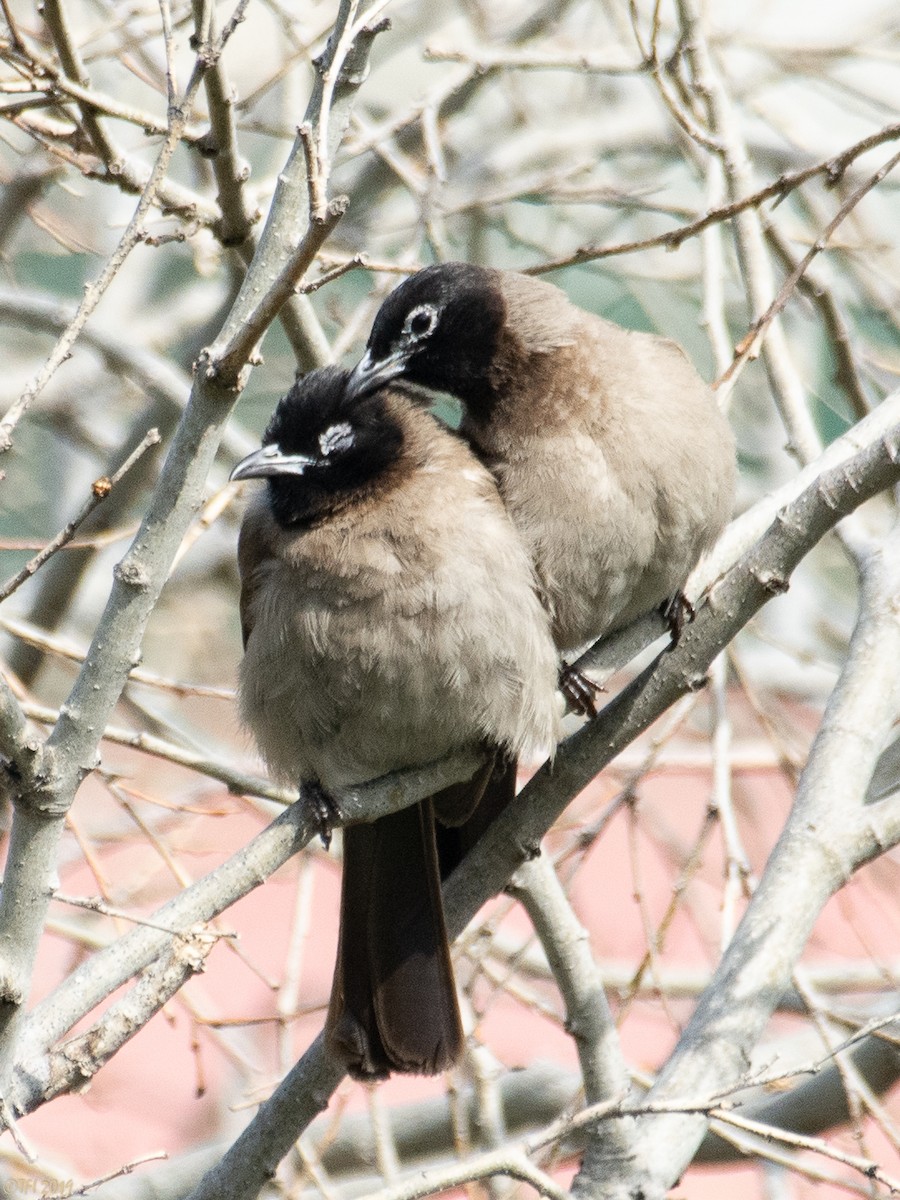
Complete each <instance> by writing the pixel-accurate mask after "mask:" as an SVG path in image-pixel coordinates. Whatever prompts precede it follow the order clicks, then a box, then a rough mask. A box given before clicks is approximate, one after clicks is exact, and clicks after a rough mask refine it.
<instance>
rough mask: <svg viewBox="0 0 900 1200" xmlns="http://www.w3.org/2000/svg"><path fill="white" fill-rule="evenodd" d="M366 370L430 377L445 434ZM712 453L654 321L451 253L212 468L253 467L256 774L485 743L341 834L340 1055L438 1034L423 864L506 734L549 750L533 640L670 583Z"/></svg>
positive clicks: (615, 613) (449, 838)
mask: <svg viewBox="0 0 900 1200" xmlns="http://www.w3.org/2000/svg"><path fill="white" fill-rule="evenodd" d="M392 380H397V381H398V382H399V381H402V380H407V381H410V382H412V383H416V384H420V385H424V386H425V387H429V388H433V389H438V390H440V391H443V392H449V393H451V394H453V395H454V396H456V397H457V398H458V399H459V400H460V401H461V404H462V409H463V420H462V424H461V426H460V431H459V434H456V433H453V432H451V431H449V430H448V429H446V428H444V427H443V426H442V425H441V424H440V423H439V422H438V421H437V420H436V419H435V418H434V417H432V415H431V414H430V413H429V412H428V411H427V410H426V409H425V408H424V407H423V406H422V405H421V404H419V403H417V401H416V399H415V398H413V397H411V396H410V394H409V389H403V388H402V387H399V386H397V385H396V384H395V385H394V387H391V386H390V384H391V381H392ZM734 475H735V462H734V443H733V439H732V436H731V432H730V430H729V428H728V425H727V422H726V421H725V420H724V418H723V417H722V416H721V414H720V413H719V410H718V408H717V407H716V404H715V402H714V400H713V397H712V395H711V393H710V391H709V390H708V388H707V387H706V386H705V385H704V383H703V382H702V381H701V379H700V378H699V376H698V375H697V374H696V372H695V371H694V369H693V367H692V366H691V365H690V363H689V362H688V360H687V358H686V357H685V355H684V354H683V352H682V351H681V349H680V348H679V347H678V346H677V345H675V344H674V343H673V342H670V341H666V340H664V339H662V338H658V337H654V336H652V335H649V334H645V333H634V332H629V331H626V330H624V329H621V328H619V327H618V326H616V325H613V324H611V323H610V322H608V321H604V320H602V319H600V318H599V317H596V316H593V315H591V314H589V313H586V312H583V311H581V310H580V309H578V308H575V307H574V306H573V305H571V304H570V303H569V301H568V300H567V298H566V297H565V295H564V294H563V293H562V292H561V291H560V290H559V289H558V288H555V287H553V286H552V285H550V284H547V283H544V282H541V281H539V280H536V279H532V278H529V277H527V276H524V275H519V274H516V273H514V272H509V271H498V270H489V269H485V268H482V267H478V266H472V265H468V264H463V263H447V264H442V265H438V266H434V267H428V268H426V269H425V270H423V271H419V272H418V273H417V274H415V275H413V276H411V277H410V278H409V279H408V280H406V281H405V282H404V283H403V284H401V285H400V286H399V287H398V288H397V289H396V290H395V291H394V292H393V293H391V295H390V296H388V298H387V299H386V300H385V302H384V304H383V305H382V307H381V309H380V310H379V312H378V315H377V316H376V318H375V322H374V324H373V327H372V331H371V335H370V337H369V341H368V345H367V349H366V353H365V355H364V357H363V359H362V360H361V362H360V363H359V364H358V365H357V367H356V368H355V369H354V370H353V371H351V372H346V371H342V370H339V369H337V368H325V369H323V370H320V371H314V372H311V373H310V374H309V375H307V376H306V377H305V378H303V379H302V380H301V381H300V382H298V383H296V384H295V385H294V386H293V387H292V388H291V390H290V392H289V393H288V394H287V396H285V397H284V399H283V400H281V402H280V403H279V405H278V407H277V408H276V410H275V413H274V415H273V417H272V420H271V422H270V424H269V426H268V429H267V430H266V433H265V435H264V438H263V446H262V448H261V449H260V450H259V451H257V452H255V453H253V454H251V455H249V456H248V457H247V458H245V459H244V460H243V462H241V463H240V464H239V465H238V466H237V467H236V468H235V471H234V472H233V475H232V478H234V479H248V478H262V479H265V481H266V485H267V486H266V487H265V489H263V490H261V491H260V492H259V493H258V494H257V496H256V497H255V499H254V500H253V501H252V503H251V505H250V507H249V509H248V511H247V514H246V516H245V519H244V523H243V526H242V529H241V534H240V542H239V549H238V559H239V568H240V575H241V618H242V624H243V634H244V648H245V655H244V660H243V663H242V666H241V672H240V689H239V693H240V708H241V714H242V718H243V720H244V722H245V723H246V725H247V726H248V727H249V729H250V730H251V731H252V733H253V734H254V736H255V738H256V741H257V742H258V744H259V747H260V750H261V752H262V755H263V757H264V758H265V760H266V762H267V764H268V766H269V768H270V770H271V771H272V772H273V774H274V775H276V776H277V777H278V778H280V779H282V780H284V781H286V782H288V783H290V784H300V785H301V786H302V787H303V788H305V789H306V790H307V791H308V793H309V794H310V795H311V796H318V799H319V801H320V802H321V801H323V800H324V801H325V802H327V797H328V792H329V790H330V789H335V788H340V787H342V786H344V785H350V784H357V783H361V782H364V781H366V780H370V779H374V778H377V777H378V776H381V775H385V774H387V773H388V772H390V771H393V770H397V769H399V768H402V767H410V766H415V765H420V764H423V763H426V762H430V761H433V760H435V759H438V758H440V757H441V756H443V755H445V754H448V753H450V752H452V751H454V750H458V749H461V748H463V747H472V746H476V747H479V748H481V749H482V750H483V752H484V755H485V765H484V766H483V767H482V768H481V769H480V770H479V771H478V773H477V774H476V775H475V777H474V778H473V779H472V780H470V781H468V782H467V783H465V784H460V785H458V786H457V787H451V788H447V789H445V790H444V791H443V792H440V793H439V794H438V795H436V796H434V797H432V798H430V799H428V800H424V801H422V802H421V803H420V804H417V805H414V806H413V807H412V808H407V809H405V810H403V811H402V812H398V813H395V814H393V815H391V816H387V817H382V818H380V819H379V820H377V821H375V822H373V823H371V824H360V825H353V826H349V827H348V828H346V829H345V831H344V871H343V884H342V892H341V923H340V936H339V945H338V954H337V965H336V968H335V975H334V982H333V986H332V994H331V1003H330V1006H329V1011H328V1019H327V1024H326V1033H327V1037H328V1039H329V1041H330V1044H331V1046H332V1047H333V1049H334V1050H335V1051H336V1052H337V1054H338V1055H339V1056H340V1058H341V1060H342V1061H343V1062H344V1064H345V1065H346V1068H347V1069H348V1071H349V1072H350V1074H351V1075H354V1076H356V1077H357V1078H363V1079H376V1078H383V1077H384V1076H386V1075H387V1074H389V1073H390V1072H391V1071H400V1072H412V1073H421V1074H433V1073H436V1072H438V1071H441V1070H443V1069H445V1068H446V1067H448V1066H450V1065H451V1064H452V1063H453V1062H454V1061H455V1059H456V1058H457V1056H458V1054H459V1051H460V1048H461V1045H462V1031H461V1026H460V1019H459V1011H458V1007H457V1001H456V992H455V987H454V982H453V972H452V968H451V964H450V955H449V948H448V944H447V934H446V930H445V926H444V918H443V910H442V906H441V893H440V886H441V885H440V881H441V877H442V875H446V874H447V873H449V870H450V869H452V867H453V866H454V865H455V864H456V863H457V862H458V861H459V859H460V857H461V856H462V854H463V853H464V852H465V849H466V847H467V846H468V845H470V844H471V842H472V840H473V839H474V838H475V837H477V834H478V832H479V830H480V829H482V828H483V827H484V826H485V824H486V823H488V822H489V821H490V819H491V817H492V816H493V815H494V814H495V813H496V812H497V811H498V810H499V809H501V808H502V807H503V806H504V805H505V804H507V803H508V802H509V801H510V799H511V798H512V796H513V794H514V790H515V763H516V759H517V757H518V756H519V755H520V754H522V753H527V752H530V751H534V750H544V751H551V752H552V749H553V747H554V746H555V743H556V739H557V733H558V728H557V725H558V713H559V704H558V700H557V694H556V689H557V683H558V670H559V655H560V654H561V653H566V652H568V651H572V650H575V649H577V648H579V647H581V646H583V645H585V644H586V643H588V642H589V641H592V640H594V639H596V638H597V637H599V636H601V635H602V634H604V633H607V632H610V631H612V630H615V629H618V628H621V627H623V626H624V625H626V624H627V623H628V622H630V621H631V620H633V619H634V618H635V617H637V616H639V615H641V614H643V613H646V612H650V611H651V610H653V609H654V608H656V607H657V606H659V605H661V604H664V603H665V602H667V601H670V600H671V599H672V598H673V597H674V596H676V595H677V594H678V593H679V591H680V588H681V587H682V585H683V583H684V581H685V579H686V577H687V575H688V573H689V571H690V569H691V568H692V567H693V565H694V563H695V562H696V561H697V559H698V558H699V556H700V554H701V553H702V552H703V551H704V550H705V549H706V548H707V547H708V546H709V545H710V544H711V543H712V542H713V541H714V540H715V538H716V536H717V535H718V533H719V532H720V530H721V528H722V527H723V525H724V524H725V522H726V520H727V519H728V516H729V514H730V510H731V505H732V499H733V492H734ZM582 699H583V700H586V701H589V697H582ZM436 818H437V825H436V823H435V819H436Z"/></svg>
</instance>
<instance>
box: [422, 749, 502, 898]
mask: <svg viewBox="0 0 900 1200" xmlns="http://www.w3.org/2000/svg"><path fill="white" fill-rule="evenodd" d="M516 766H517V764H516V760H515V759H514V758H510V757H509V755H508V754H506V753H505V752H504V751H503V750H497V751H496V754H495V756H494V758H493V760H489V761H488V762H487V763H486V764H485V767H484V769H483V770H482V771H480V772H479V773H478V774H476V775H475V776H474V777H473V778H472V779H471V780H470V781H469V782H468V784H462V785H459V786H460V787H461V788H463V787H467V788H468V789H469V803H468V807H466V804H465V802H464V801H463V800H462V799H461V796H462V793H461V792H460V793H455V792H453V790H452V789H451V788H446V789H445V790H444V791H443V792H439V793H438V794H437V796H435V798H434V801H435V810H436V812H437V818H438V823H437V848H438V861H439V863H440V868H441V879H446V878H447V876H448V875H451V874H452V873H453V871H455V870H456V868H457V867H458V866H459V864H460V863H461V862H462V860H463V859H464V858H465V857H466V855H467V854H468V853H469V851H470V850H471V849H472V847H473V846H474V845H475V843H476V842H477V841H478V839H479V838H480V837H481V835H482V834H483V833H484V831H485V830H486V829H487V827H488V826H489V825H490V823H491V822H492V821H493V820H494V819H495V818H496V817H499V815H500V813H502V812H503V810H504V809H505V808H506V806H507V805H508V804H510V803H511V802H512V801H513V799H514V798H515V795H516ZM457 797H460V799H459V802H457Z"/></svg>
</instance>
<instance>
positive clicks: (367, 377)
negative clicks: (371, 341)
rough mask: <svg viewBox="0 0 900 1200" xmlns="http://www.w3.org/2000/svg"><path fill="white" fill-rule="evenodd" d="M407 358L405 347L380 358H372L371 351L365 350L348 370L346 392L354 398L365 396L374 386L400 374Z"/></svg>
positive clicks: (380, 384)
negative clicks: (350, 369) (349, 370)
mask: <svg viewBox="0 0 900 1200" xmlns="http://www.w3.org/2000/svg"><path fill="white" fill-rule="evenodd" d="M408 358H409V354H408V352H407V351H406V350H405V349H400V350H395V351H394V352H393V354H389V355H388V356H387V358H382V359H374V358H373V357H372V351H371V350H367V351H366V352H365V354H364V355H363V356H362V358H361V359H360V360H359V362H358V363H357V364H356V366H355V367H354V368H353V370H352V371H351V372H350V378H349V379H348V380H347V391H348V393H349V394H350V395H351V396H352V397H354V398H356V397H358V396H365V395H366V393H367V392H374V391H375V389H376V388H380V387H381V386H382V385H383V384H385V383H389V382H390V381H391V380H392V379H396V378H397V376H398V375H402V374H403V372H404V370H405V369H406V363H407V360H408Z"/></svg>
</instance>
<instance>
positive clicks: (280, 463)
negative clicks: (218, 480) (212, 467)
mask: <svg viewBox="0 0 900 1200" xmlns="http://www.w3.org/2000/svg"><path fill="white" fill-rule="evenodd" d="M315 461H316V460H315V459H314V458H312V457H311V456H310V455H308V454H282V452H281V448H280V447H279V446H275V445H270V446H263V447H261V448H260V449H259V450H254V451H253V453H252V454H248V455H247V457H246V458H242V459H241V461H240V462H239V463H238V465H237V466H236V467H235V468H234V470H233V471H232V472H231V474H230V475H229V477H228V478H229V479H230V480H231V482H232V483H234V482H235V481H237V480H238V479H267V478H269V477H270V476H272V475H302V474H303V472H304V471H305V470H306V469H307V467H311V466H312V465H313V463H314V462H315Z"/></svg>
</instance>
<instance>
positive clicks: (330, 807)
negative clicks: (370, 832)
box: [302, 783, 341, 850]
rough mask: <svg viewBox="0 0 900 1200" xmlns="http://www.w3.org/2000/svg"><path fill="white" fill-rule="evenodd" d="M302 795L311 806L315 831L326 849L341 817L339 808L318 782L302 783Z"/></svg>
mask: <svg viewBox="0 0 900 1200" xmlns="http://www.w3.org/2000/svg"><path fill="white" fill-rule="evenodd" d="M302 792H303V797H304V799H305V800H306V802H307V804H309V805H310V806H311V807H312V810H313V821H314V823H315V826H316V832H317V833H318V835H319V837H320V838H321V839H322V845H323V846H324V847H325V849H326V850H327V849H328V848H329V846H330V845H331V834H332V830H333V829H334V827H335V825H336V824H338V822H339V821H340V819H341V810H340V809H339V808H338V806H337V804H336V802H335V801H334V800H333V799H332V798H331V796H329V795H328V793H327V792H326V791H325V789H324V788H323V787H322V785H321V784H320V783H304V784H303V788H302Z"/></svg>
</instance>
